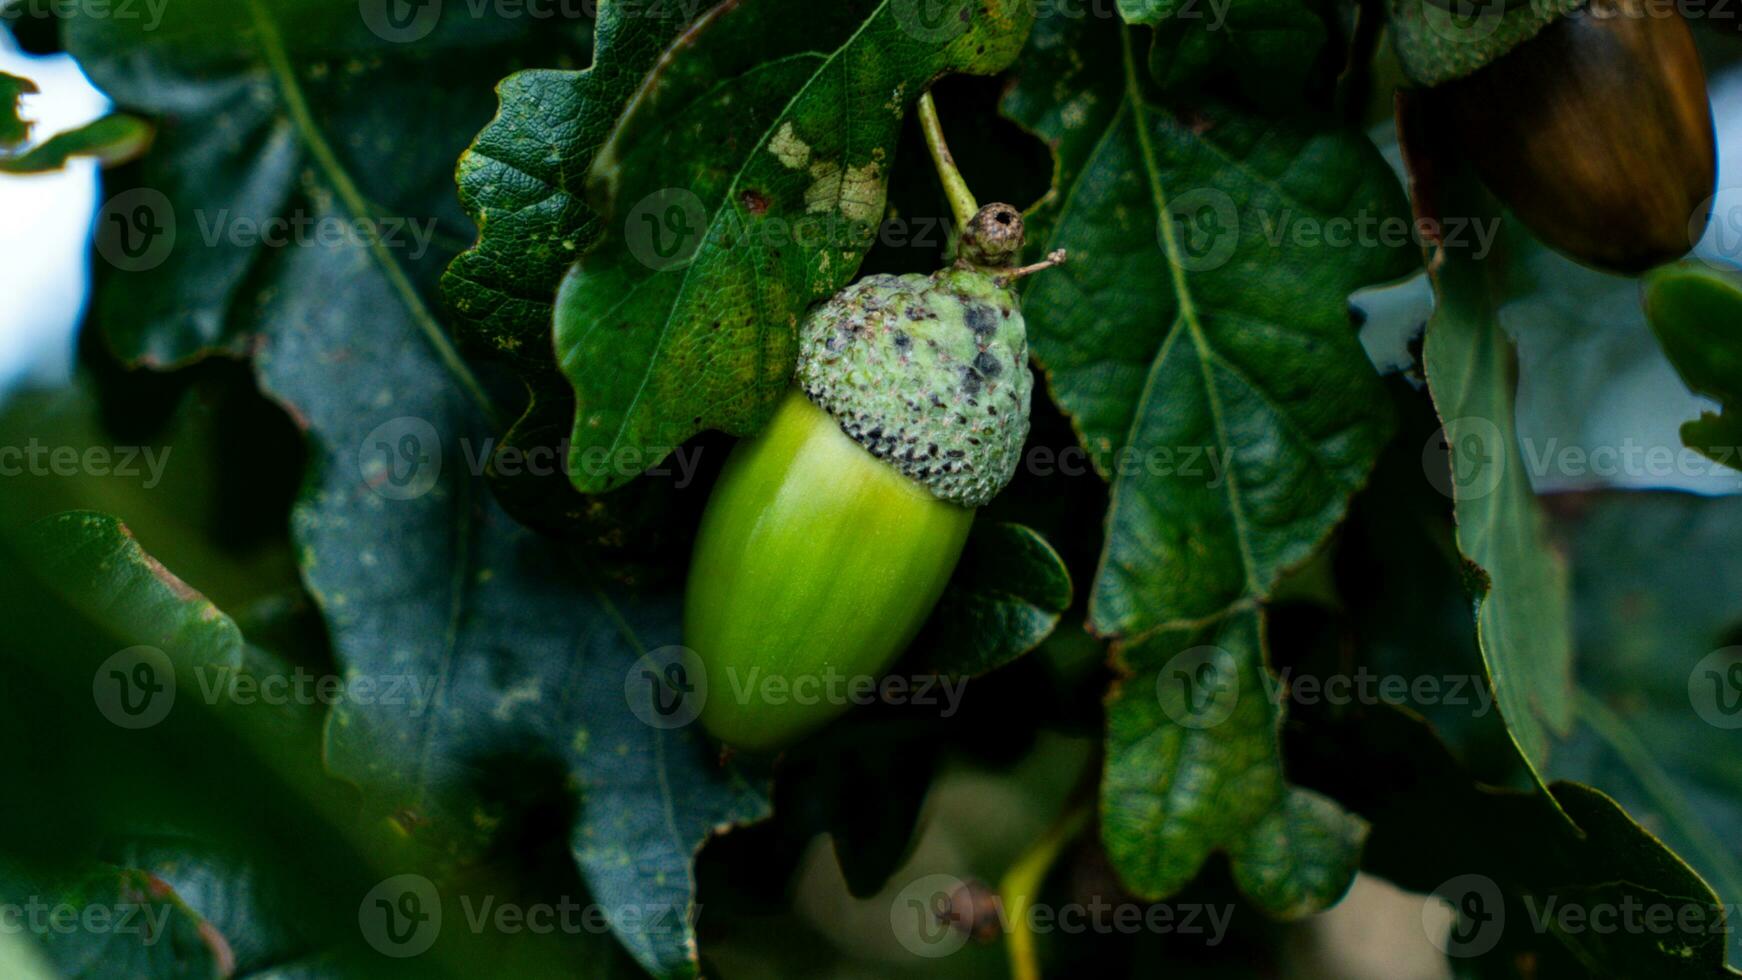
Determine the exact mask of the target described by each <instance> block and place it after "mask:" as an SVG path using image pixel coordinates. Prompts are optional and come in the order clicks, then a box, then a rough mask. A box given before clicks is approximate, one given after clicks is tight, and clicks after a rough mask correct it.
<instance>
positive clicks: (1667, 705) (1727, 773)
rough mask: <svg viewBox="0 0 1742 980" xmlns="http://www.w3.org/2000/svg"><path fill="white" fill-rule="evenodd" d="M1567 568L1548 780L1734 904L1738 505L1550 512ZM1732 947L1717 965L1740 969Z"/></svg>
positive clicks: (1737, 893) (1677, 502)
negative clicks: (1568, 598)
mask: <svg viewBox="0 0 1742 980" xmlns="http://www.w3.org/2000/svg"><path fill="white" fill-rule="evenodd" d="M1555 529H1556V530H1557V532H1558V536H1559V537H1561V538H1562V539H1564V540H1565V541H1566V542H1567V544H1568V552H1569V555H1570V557H1571V559H1572V567H1573V569H1574V574H1573V601H1574V611H1575V623H1576V627H1577V629H1576V637H1577V640H1578V648H1579V671H1578V691H1577V695H1576V699H1577V700H1576V704H1577V723H1576V726H1575V728H1574V730H1573V732H1572V733H1571V736H1570V737H1569V738H1568V739H1567V740H1565V742H1563V743H1560V744H1557V746H1556V750H1555V752H1554V754H1553V755H1552V757H1551V759H1550V764H1549V772H1548V774H1549V775H1550V776H1552V777H1554V778H1560V779H1576V780H1579V781H1581V782H1584V783H1588V784H1590V785H1592V786H1596V787H1598V788H1600V789H1601V790H1603V791H1604V792H1605V793H1607V794H1609V795H1611V796H1613V797H1614V798H1615V800H1616V801H1617V802H1618V803H1620V804H1621V805H1622V806H1624V807H1625V808H1626V810H1627V812H1628V813H1630V814H1632V815H1633V817H1634V819H1636V820H1639V821H1640V822H1641V823H1642V824H1644V825H1645V826H1647V827H1649V828H1651V830H1652V832H1653V833H1654V834H1656V835H1657V836H1658V837H1659V838H1661V839H1662V840H1663V841H1664V843H1666V844H1668V845H1669V846H1671V847H1673V848H1675V852H1676V853H1677V854H1679V855H1680V856H1681V857H1682V859H1684V860H1686V861H1687V862H1688V863H1689V864H1690V865H1692V866H1693V867H1694V868H1695V869H1696V870H1697V871H1699V873H1700V874H1701V875H1703V876H1704V877H1705V879H1706V880H1707V881H1709V882H1710V883H1711V884H1712V887H1713V888H1715V889H1716V890H1717V892H1718V894H1719V895H1720V896H1722V898H1723V899H1724V901H1725V902H1727V903H1730V907H1732V908H1734V907H1735V904H1734V903H1736V902H1738V901H1742V858H1739V857H1738V855H1737V853H1736V849H1735V847H1734V844H1733V843H1732V842H1733V841H1734V840H1735V839H1736V836H1737V834H1738V833H1739V832H1742V805H1738V803H1737V800H1738V799H1739V798H1742V778H1739V777H1738V774H1737V772H1736V770H1735V767H1734V766H1733V765H1730V764H1729V763H1730V761H1731V760H1732V759H1733V758H1734V756H1735V747H1736V740H1737V733H1738V731H1739V730H1742V707H1739V706H1742V684H1739V683H1738V678H1742V667H1738V666H1737V665H1738V664H1742V647H1738V646H1736V645H1735V641H1736V637H1737V631H1738V630H1739V629H1742V577H1739V576H1738V575H1737V574H1736V573H1735V571H1734V570H1733V569H1732V568H1731V567H1730V565H1729V562H1728V559H1729V556H1730V554H1731V552H1732V551H1733V550H1734V549H1733V542H1734V541H1735V540H1736V536H1737V534H1738V533H1742V499H1737V498H1734V497H1719V498H1703V497H1697V496H1693V495H1689V494H1678V493H1667V492H1653V493H1607V494H1593V495H1590V496H1588V497H1580V498H1577V504H1576V505H1574V506H1568V507H1565V508H1557V520H1556V522H1555ZM1738 953H1742V949H1739V948H1738V947H1737V946H1736V944H1735V943H1734V942H1732V944H1731V960H1732V961H1733V962H1742V958H1739V956H1738Z"/></svg>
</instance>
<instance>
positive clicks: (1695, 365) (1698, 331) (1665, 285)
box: [1645, 264, 1742, 468]
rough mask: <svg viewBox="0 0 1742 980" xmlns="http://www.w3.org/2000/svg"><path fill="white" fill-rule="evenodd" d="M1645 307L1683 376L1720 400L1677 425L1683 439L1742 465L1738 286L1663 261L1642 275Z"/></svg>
mask: <svg viewBox="0 0 1742 980" xmlns="http://www.w3.org/2000/svg"><path fill="white" fill-rule="evenodd" d="M1645 312H1646V317H1647V319H1648V320H1649V321H1650V323H1651V329H1652V330H1653V331H1654V332H1655V333H1656V334H1657V339H1658V343H1660V344H1662V345H1663V351H1664V353H1665V354H1667V355H1668V356H1669V359H1670V363H1672V364H1674V365H1675V369H1676V371H1677V372H1679V373H1680V374H1681V376H1682V380H1683V381H1686V382H1687V384H1688V387H1689V388H1692V389H1693V390H1694V393H1695V394H1698V395H1704V396H1706V397H1707V398H1711V399H1715V400H1716V401H1717V402H1718V403H1719V405H1720V406H1721V409H1720V411H1718V412H1702V413H1700V417H1699V418H1697V419H1693V420H1691V421H1689V422H1686V423H1684V424H1683V425H1682V431H1681V435H1682V443H1683V445H1686V446H1687V447H1688V448H1690V449H1693V450H1695V451H1697V452H1699V453H1701V454H1703V455H1705V456H1707V457H1708V458H1710V459H1712V460H1713V461H1715V462H1719V463H1723V464H1725V465H1727V466H1730V467H1732V468H1742V460H1739V459H1738V458H1737V453H1738V452H1742V328H1739V327H1738V324H1742V286H1738V285H1737V282H1736V280H1735V278H1734V277H1731V276H1724V275H1720V274H1718V273H1717V272H1714V271H1711V270H1707V269H1700V268H1698V267H1696V266H1693V265H1686V264H1684V265H1677V266H1668V267H1666V268H1663V269H1659V270H1657V271H1656V272H1653V273H1652V274H1651V275H1650V276H1649V277H1648V278H1647V279H1646V282H1645Z"/></svg>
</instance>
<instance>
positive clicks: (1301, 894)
mask: <svg viewBox="0 0 1742 980" xmlns="http://www.w3.org/2000/svg"><path fill="white" fill-rule="evenodd" d="M1366 839H1367V823H1366V821H1364V820H1362V819H1361V818H1360V817H1357V816H1354V815H1352V814H1349V813H1346V812H1344V810H1343V808H1342V807H1340V806H1338V805H1337V804H1336V803H1335V802H1334V801H1332V800H1330V799H1328V798H1326V797H1324V796H1320V795H1319V794H1317V793H1314V792H1312V791H1311V790H1304V789H1298V788H1292V787H1291V788H1290V789H1289V791H1288V795H1287V796H1285V797H1283V799H1282V802H1280V803H1279V804H1277V806H1276V807H1275V808H1274V809H1272V810H1271V811H1270V812H1269V813H1268V814H1266V815H1265V816H1264V817H1263V818H1262V819H1260V820H1259V821H1258V822H1257V823H1256V824H1254V825H1252V827H1250V828H1249V829H1248V830H1247V831H1246V836H1245V838H1244V839H1243V840H1241V841H1238V842H1236V843H1234V844H1231V845H1230V846H1229V848H1228V857H1229V858H1230V860H1231V861H1232V862H1233V869H1234V879H1235V880H1236V881H1238V882H1239V883H1240V890H1241V891H1243V892H1245V893H1246V894H1247V895H1249V896H1251V897H1252V899H1253V901H1255V902H1257V903H1258V906H1259V907H1260V908H1262V909H1264V910H1265V911H1267V912H1269V913H1270V914H1272V915H1275V916H1277V917H1278V918H1282V919H1301V918H1305V917H1306V916H1309V915H1312V914H1313V913H1315V912H1319V911H1322V910H1324V909H1327V908H1329V907H1331V906H1332V905H1335V904H1336V903H1337V902H1338V901H1339V900H1340V899H1341V898H1342V897H1343V894H1344V893H1345V892H1347V891H1348V890H1349V886H1350V885H1351V884H1353V883H1354V881H1355V871H1356V869H1358V868H1359V867H1360V866H1361V845H1362V843H1363V842H1364V841H1365V840H1366Z"/></svg>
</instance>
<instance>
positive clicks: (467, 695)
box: [256, 248, 768, 976]
mask: <svg viewBox="0 0 1742 980" xmlns="http://www.w3.org/2000/svg"><path fill="white" fill-rule="evenodd" d="M300 261H301V262H302V263H303V264H304V268H302V269H300V270H299V278H298V281H297V283H298V284H300V287H301V288H298V289H295V290H292V289H289V288H286V289H285V290H284V291H283V293H282V294H281V299H280V301H279V302H275V303H272V304H268V305H267V306H266V307H265V308H264V309H263V310H262V318H263V330H264V332H265V336H266V343H265V345H264V346H263V349H262V351H261V353H260V355H259V356H258V358H257V362H256V363H257V365H258V370H259V372H260V378H261V383H262V385H263V387H265V388H266V389H267V391H268V392H269V393H271V394H272V395H273V397H275V398H277V399H279V400H281V401H282V402H283V403H284V404H285V405H286V406H287V407H288V408H289V409H290V410H291V411H292V413H293V414H294V415H295V416H296V417H298V418H299V419H302V420H303V421H304V423H305V424H306V425H307V427H308V431H309V435H310V440H311V455H313V457H314V463H313V471H314V473H315V474H316V476H315V480H314V482H313V483H311V484H310V485H309V486H308V487H307V488H306V493H305V495H304V497H303V498H302V499H301V501H299V503H298V505H297V506H296V508H295V510H294V511H293V514H292V528H293V534H294V537H295V539H296V540H297V542H298V543H299V545H300V547H301V548H302V549H303V550H304V553H305V555H306V558H305V568H304V576H305V581H306V583H307V585H308V587H309V589H310V591H311V592H312V593H313V594H314V596H315V597H316V600H317V601H318V602H319V603H320V605H321V607H322V609H323V611H324V613H325V615H326V618H327V622H328V627H329V630H330V632H331V635H332V639H333V645H334V649H335V654H336V656H337V657H338V659H339V660H340V661H341V663H342V664H343V665H344V667H345V669H346V671H347V673H348V675H349V676H352V677H354V678H377V679H384V678H394V677H406V676H409V677H411V678H413V679H416V680H418V681H419V682H420V683H423V684H433V685H434V686H433V688H432V689H429V690H430V697H429V698H428V699H427V701H426V702H425V703H417V702H409V703H405V702H402V703H397V704H383V703H379V702H378V701H377V702H374V703H365V702H364V701H363V700H362V699H358V700H356V701H354V702H353V701H347V702H345V703H344V704H342V705H340V706H338V707H337V708H335V710H334V711H333V713H332V715H331V717H330V722H329V725H328V729H327V758H328V762H329V765H330V766H331V767H332V769H333V771H334V772H335V773H337V774H339V775H341V776H343V777H344V778H346V779H348V780H350V781H351V782H353V783H355V784H356V785H357V786H358V787H359V788H360V789H361V790H362V791H363V794H364V802H365V806H366V807H367V808H368V810H369V811H370V812H371V813H373V814H376V815H377V816H378V817H379V818H381V819H384V820H390V821H391V822H392V823H393V824H394V825H397V826H398V827H399V828H400V829H401V830H402V831H403V832H404V833H406V834H409V835H410V836H411V837H412V838H413V839H414V840H417V841H421V842H423V843H425V844H426V845H427V846H428V847H430V848H433V849H437V850H440V851H443V852H446V853H449V854H451V855H452V857H453V858H455V859H456V860H465V859H467V858H470V857H475V856H476V855H478V854H480V853H482V852H483V851H485V850H486V849H487V848H488V847H489V846H490V844H491V843H492V842H493V841H494V840H495V833H494V832H495V830H496V829H497V827H498V826H499V824H500V822H501V821H502V820H503V819H504V818H506V817H509V816H511V815H512V810H509V809H505V807H504V806H503V805H502V804H500V803H499V802H497V801H495V800H494V799H493V798H492V796H491V795H490V794H489V793H488V792H487V791H486V790H487V786H486V782H487V780H486V779H485V778H484V777H485V776H486V774H488V773H489V772H490V771H491V770H492V768H495V767H499V766H502V765H508V766H511V767H513V766H515V765H516V763H517V762H524V760H528V759H532V760H538V759H550V760H551V762H552V765H554V766H555V767H556V768H557V769H559V770H560V771H562V772H565V773H567V778H566V780H565V782H566V783H567V784H568V785H569V786H570V787H572V789H573V790H574V791H575V792H576V793H577V794H578V795H579V797H580V800H581V803H580V810H579V812H578V814H577V815H576V818H575V821H574V824H573V826H572V828H571V840H570V850H571V852H572V854H573V856H574V859H575V861H576V863H577V864H578V866H579V867H580V870H581V872H582V874H583V876H584V877H585V879H586V881H587V884H588V886H589V888H590V889H591V891H592V893H593V895H594V897H595V898H596V899H597V900H598V901H599V902H600V904H601V905H603V906H604V907H606V908H607V909H610V910H612V913H611V914H612V916H613V918H612V922H613V925H614V926H617V927H618V936H619V938H620V939H621V940H622V941H623V942H624V944H625V946H626V947H627V948H628V949H629V951H630V952H631V953H632V954H633V955H634V956H635V957H636V959H637V960H638V961H639V962H641V964H642V965H643V966H644V967H645V968H646V969H648V970H650V971H652V972H654V973H656V974H658V975H661V976H672V975H686V974H691V973H693V972H694V971H695V969H696V960H695V956H696V953H695V941H694V934H693V929H692V927H691V925H690V921H689V919H690V914H691V911H692V908H693V904H694V901H695V893H694V881H693V877H692V871H691V862H692V860H693V858H694V855H695V852H696V850H697V849H698V848H699V847H700V846H701V844H702V843H703V842H704V841H705V840H706V839H707V838H708V837H709V836H710V835H711V834H714V833H717V832H720V831H723V830H724V829H726V828H729V827H731V826H734V825H737V824H740V823H745V822H749V821H752V820H756V819H759V818H760V817H762V816H764V815H766V813H767V805H768V804H767V800H766V798H765V796H764V794H763V792H762V791H761V790H760V789H758V788H757V787H754V786H752V785H750V784H748V783H747V782H745V780H744V779H743V778H741V777H740V776H739V775H738V774H737V773H736V771H735V770H734V769H732V768H730V767H721V766H720V765H719V763H718V761H717V753H716V751H715V750H714V748H713V747H712V746H711V745H710V744H709V743H708V742H707V741H706V740H705V739H704V738H703V737H702V736H701V734H700V733H699V732H698V731H696V730H695V729H694V728H693V727H692V728H677V729H671V730H664V729H660V728H655V727H653V726H652V725H651V724H649V723H647V722H644V721H643V720H642V719H641V718H639V717H637V715H636V714H635V713H634V712H633V711H632V709H631V704H630V702H629V701H628V700H627V699H626V697H625V685H626V682H627V681H628V680H629V678H630V677H631V676H632V671H635V670H636V669H637V663H638V657H639V656H640V655H641V653H642V652H643V651H656V650H659V649H662V648H665V647H668V646H670V645H671V644H674V643H676V642H678V639H679V637H678V636H677V634H676V624H677V620H678V617H677V613H676V610H677V609H678V607H679V603H678V601H677V597H676V596H675V595H646V596H644V595H634V594H629V593H625V592H622V591H620V590H612V591H607V590H606V589H605V588H604V587H603V586H602V585H601V584H600V583H599V582H598V581H597V580H596V576H594V575H592V574H590V573H589V572H588V571H587V570H585V569H575V568H574V567H572V565H571V564H570V563H569V562H568V561H567V559H566V557H565V554H564V551H563V549H562V548H561V547H560V546H559V545H557V544H556V543H554V542H551V541H549V540H547V539H543V538H540V537H538V536H537V535H535V534H533V533H532V532H531V531H529V530H527V529H526V528H524V527H522V526H520V525H518V524H516V523H515V522H514V521H512V520H511V519H510V518H509V517H508V515H507V514H506V513H504V512H503V511H502V510H501V509H500V507H499V506H497V505H496V504H495V503H494V501H493V500H491V499H490V497H489V492H488V489H487V488H486V486H485V485H484V482H483V478H482V476H481V475H478V474H474V473H472V472H470V471H469V470H468V468H467V466H466V464H465V461H466V458H467V446H468V444H471V445H476V444H479V443H480V442H481V441H482V440H483V439H484V438H485V437H486V435H487V432H488V427H487V424H486V423H484V422H483V421H482V420H481V419H479V418H478V417H477V414H476V413H475V412H474V411H473V410H472V409H471V407H470V405H469V402H468V399H467V398H466V395H465V392H464V386H463V385H462V384H460V383H458V382H457V381H456V380H455V378H454V377H453V376H452V374H451V372H450V369H449V368H448V366H447V365H446V364H444V363H443V361H442V360H441V358H440V357H439V356H438V355H437V354H436V353H435V352H434V351H433V350H432V349H431V347H430V346H429V345H428V344H427V343H426V342H425V340H424V338H423V337H421V336H420V335H419V334H418V332H417V330H416V327H415V321H416V318H417V312H418V311H417V310H416V309H413V308H410V307H408V305H407V300H406V297H405V296H404V295H403V294H401V293H399V292H398V291H397V290H395V289H394V288H393V284H392V282H391V280H390V279H389V277H387V276H386V275H383V274H373V275H369V276H357V275H351V276H349V277H343V276H342V275H341V272H342V270H345V269H348V268H351V266H352V264H353V261H354V260H353V257H352V256H351V255H349V254H348V253H347V252H346V251H345V250H344V249H342V248H341V249H324V250H323V249H314V248H310V249H304V250H303V251H302V254H301V255H300ZM338 282H344V283H345V284H346V285H345V286H343V287H337V286H334V285H333V284H334V283H338ZM420 302H421V300H420ZM358 317H364V318H366V320H367V322H368V323H369V324H370V328H369V330H367V331H358V330H357V329H356V328H355V326H354V323H355V321H356V318H358ZM637 690H639V688H637ZM515 771H518V770H515ZM541 771H542V770H541V769H538V768H535V769H534V770H533V776H534V777H537V774H538V773H539V772H541ZM545 778H548V777H545ZM549 788H551V789H556V788H558V787H549ZM643 910H663V913H662V914H661V915H658V916H656V915H654V914H652V912H649V913H648V914H646V915H637V913H640V912H642V911H643Z"/></svg>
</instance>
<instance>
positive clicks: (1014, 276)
mask: <svg viewBox="0 0 1742 980" xmlns="http://www.w3.org/2000/svg"><path fill="white" fill-rule="evenodd" d="M1066 258H1067V256H1066V254H1065V250H1064V249H1062V248H1055V249H1053V250H1052V251H1050V252H1048V253H1046V258H1044V259H1042V260H1041V261H1039V262H1036V263H1034V264H1033V265H1025V266H1023V267H1022V268H1020V269H1011V270H1010V271H1009V272H1004V273H1000V274H999V276H998V280H999V281H1000V282H1003V283H1012V282H1015V281H1016V280H1018V279H1021V278H1023V277H1024V276H1032V275H1034V274H1035V273H1036V272H1044V271H1046V270H1047V269H1050V268H1052V267H1054V266H1059V265H1064V264H1065V259H1066Z"/></svg>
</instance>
